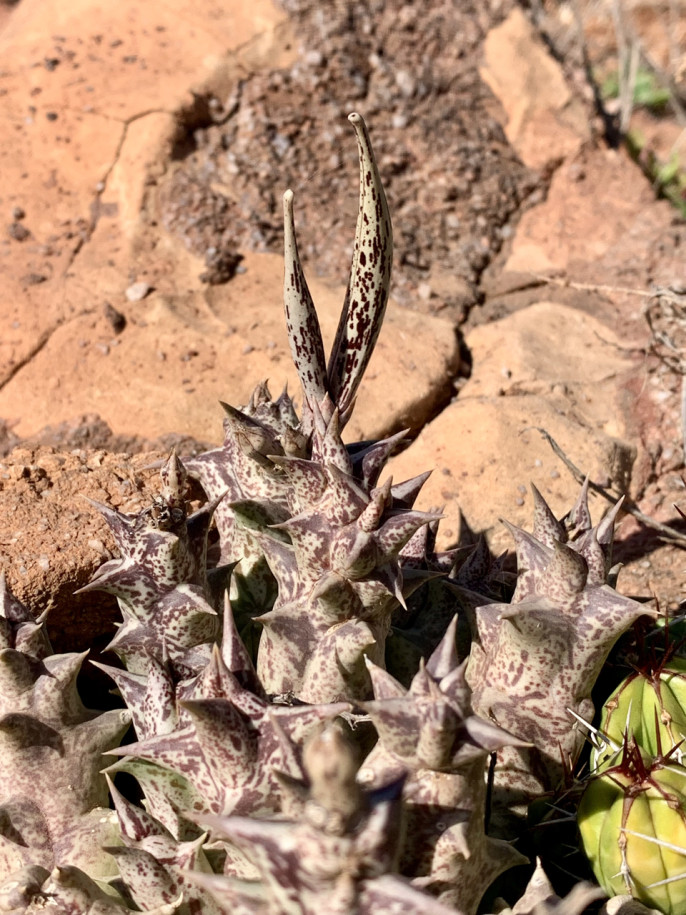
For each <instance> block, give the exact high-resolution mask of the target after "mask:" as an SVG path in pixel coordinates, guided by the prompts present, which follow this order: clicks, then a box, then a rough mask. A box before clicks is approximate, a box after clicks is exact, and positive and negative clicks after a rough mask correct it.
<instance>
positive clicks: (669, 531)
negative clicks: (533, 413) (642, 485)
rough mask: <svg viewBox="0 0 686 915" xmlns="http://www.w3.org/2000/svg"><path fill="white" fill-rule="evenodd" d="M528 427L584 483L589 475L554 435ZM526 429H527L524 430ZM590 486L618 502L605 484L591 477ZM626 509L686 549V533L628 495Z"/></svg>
mask: <svg viewBox="0 0 686 915" xmlns="http://www.w3.org/2000/svg"><path fill="white" fill-rule="evenodd" d="M526 429H534V430H535V431H536V432H540V433H541V435H542V436H543V438H544V439H545V440H546V441H547V442H548V444H549V445H550V447H551V448H552V449H553V451H554V452H555V454H556V455H557V456H558V457H559V458H560V460H561V461H562V462H563V463H564V465H565V466H566V467H567V469H568V470H569V471H570V473H571V474H572V476H573V477H574V478H575V479H576V480H577V481H578V482H579V483H583V482H584V480H585V479H586V477H587V474H585V473H584V472H583V470H580V469H579V468H578V467H577V466H576V464H575V463H574V462H573V461H572V460H571V459H570V458H569V457H567V455H566V454H565V452H564V451H563V450H562V448H560V446H559V445H558V443H557V442H556V441H555V439H554V438H553V437H552V435H551V434H550V433H549V432H548V431H547V430H546V429H543V428H541V426H527V427H526ZM523 431H526V430H523ZM588 488H589V489H590V490H592V491H593V492H595V493H597V494H598V495H599V496H602V497H603V499H606V500H607V501H608V502H610V503H611V504H612V505H614V504H615V503H616V502H617V499H618V496H617V495H616V494H615V493H611V492H608V490H607V489H605V488H604V487H603V486H599V485H598V484H597V483H594V482H593V481H592V480H590V479H589V481H588ZM622 508H623V510H624V511H626V512H627V513H628V514H630V515H631V516H632V517H634V518H636V520H637V521H640V522H641V524H644V525H645V526H646V527H649V528H652V529H653V530H656V531H659V532H660V533H661V534H662V535H663V538H662V539H664V540H668V541H669V542H670V543H673V544H674V545H675V546H679V547H682V548H683V549H686V534H683V533H681V532H680V531H677V530H675V529H674V528H673V527H670V526H669V525H668V524H662V523H661V522H660V521H656V520H655V519H654V518H651V517H650V516H649V515H646V514H644V513H643V512H642V511H641V510H640V508H639V507H638V506H637V505H636V503H635V502H634V501H633V500H632V499H630V498H629V497H628V496H625V500H624V504H623V505H622Z"/></svg>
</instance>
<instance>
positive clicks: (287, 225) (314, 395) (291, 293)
mask: <svg viewBox="0 0 686 915" xmlns="http://www.w3.org/2000/svg"><path fill="white" fill-rule="evenodd" d="M283 226H284V277H283V306H284V310H285V312H286V327H287V329H288V342H289V344H290V347H291V356H292V357H293V362H294V364H295V367H296V369H297V371H298V376H299V378H300V384H301V385H302V389H303V394H304V397H305V401H306V403H307V404H310V405H311V404H312V403H317V404H319V403H321V402H322V401H323V400H324V398H325V397H326V394H327V390H326V358H325V356H324V343H323V342H322V333H321V330H320V328H319V319H318V318H317V312H316V311H315V308H314V302H313V301H312V296H311V295H310V290H309V289H308V287H307V281H306V280H305V274H304V273H303V269H302V265H301V263H300V256H299V254H298V243H297V241H296V238H295V226H294V223H293V191H286V193H285V194H284V195H283Z"/></svg>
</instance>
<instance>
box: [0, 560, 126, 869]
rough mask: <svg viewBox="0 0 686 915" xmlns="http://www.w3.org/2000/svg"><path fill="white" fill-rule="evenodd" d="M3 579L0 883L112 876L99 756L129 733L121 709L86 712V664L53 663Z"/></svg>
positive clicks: (39, 631) (110, 829) (75, 658)
mask: <svg viewBox="0 0 686 915" xmlns="http://www.w3.org/2000/svg"><path fill="white" fill-rule="evenodd" d="M43 623H44V618H39V619H35V618H34V617H33V616H32V615H31V613H30V612H29V611H28V610H27V609H26V608H25V607H24V606H23V605H22V604H21V603H20V602H19V601H18V600H16V598H14V597H13V596H12V595H11V594H10V593H9V592H8V590H7V588H6V585H5V580H4V576H3V577H0V640H1V643H0V644H1V647H0V756H1V758H2V764H3V778H2V787H1V788H0V877H4V876H7V875H9V874H11V873H12V872H13V871H16V870H19V869H21V868H23V867H26V866H32V865H39V866H41V867H44V868H52V867H54V865H55V864H58V863H59V864H60V865H65V866H66V865H78V866H79V867H84V868H88V870H89V871H90V873H91V874H93V875H94V876H101V875H106V874H107V873H111V872H112V870H113V867H112V863H111V858H110V857H109V855H107V854H105V853H103V851H102V850H101V846H102V845H105V844H112V843H113V841H116V839H117V837H118V832H117V830H116V824H115V823H114V822H113V820H112V814H111V811H110V810H109V809H108V797H107V785H106V783H105V782H104V781H103V777H102V775H101V774H100V769H101V767H102V765H101V754H102V753H104V752H105V750H107V749H110V748H111V747H112V746H113V745H116V744H117V743H118V742H119V740H120V739H121V738H122V737H123V735H124V733H125V731H126V730H127V729H128V726H129V720H130V715H129V713H128V712H127V711H125V710H122V709H115V710H113V711H109V712H102V713H100V712H94V711H90V710H89V709H86V708H85V707H84V705H83V703H82V702H81V699H80V698H79V695H78V692H77V689H76V678H77V676H78V673H79V670H80V668H81V664H82V663H83V660H84V658H85V655H83V654H76V653H71V654H57V655H56V654H53V653H52V649H51V647H50V643H49V641H48V639H47V636H46V634H45V631H44V628H43Z"/></svg>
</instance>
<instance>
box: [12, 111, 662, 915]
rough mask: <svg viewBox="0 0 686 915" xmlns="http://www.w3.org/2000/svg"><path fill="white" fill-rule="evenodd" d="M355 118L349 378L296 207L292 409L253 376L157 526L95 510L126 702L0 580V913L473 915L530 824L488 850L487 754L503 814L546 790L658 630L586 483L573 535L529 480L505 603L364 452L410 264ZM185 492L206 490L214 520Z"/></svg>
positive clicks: (180, 469) (288, 280)
mask: <svg viewBox="0 0 686 915" xmlns="http://www.w3.org/2000/svg"><path fill="white" fill-rule="evenodd" d="M350 121H351V123H352V125H353V127H354V129H355V132H356V136H357V141H358V150H359V160H360V210H359V217H358V221H357V230H356V237H355V246H354V253H353V263H352V268H351V274H350V281H349V284H348V291H347V294H346V297H345V301H344V304H343V309H342V314H341V319H340V322H339V326H338V330H337V333H336V337H335V339H334V342H333V345H332V349H331V353H330V355H329V358H328V361H327V360H326V358H325V349H324V343H323V340H322V336H321V332H320V328H319V322H318V319H317V315H316V311H315V308H314V304H313V302H312V299H311V296H310V293H309V290H308V288H307V283H306V281H305V276H304V272H303V269H302V265H301V263H300V259H299V255H298V248H297V243H296V238H295V228H294V217H293V195H292V193H291V192H287V193H286V194H285V196H284V223H285V260H286V266H285V280H284V303H285V311H286V323H287V327H288V334H289V340H290V346H291V352H292V356H293V360H294V362H295V365H296V368H297V370H298V375H299V378H300V382H301V386H302V408H301V415H300V417H299V416H298V414H297V412H296V410H295V407H294V404H293V402H292V401H291V399H290V397H288V395H287V394H285V393H284V394H282V395H281V396H280V397H279V398H278V399H277V400H273V399H272V397H271V394H270V393H269V390H268V388H267V386H266V384H264V383H263V384H261V385H258V387H257V388H256V389H255V392H254V394H253V396H252V398H251V400H250V403H249V404H248V405H247V406H245V407H243V408H242V409H236V408H234V407H230V406H225V413H226V417H225V422H224V442H223V444H222V446H221V447H219V448H217V449H214V450H213V451H210V452H208V453H206V454H203V455H199V456H198V457H196V458H193V459H192V460H190V461H188V462H187V463H185V464H184V462H182V461H181V460H180V459H179V458H177V457H176V455H172V456H171V457H170V458H169V459H168V460H167V461H166V462H165V463H164V465H163V466H162V469H161V486H160V494H159V496H158V497H157V498H156V499H155V500H154V502H153V504H152V505H151V506H150V507H149V508H148V509H146V510H145V511H143V512H141V513H140V514H138V515H125V514H122V513H120V512H118V511H115V510H113V509H111V508H109V507H107V506H103V505H97V506H96V507H97V508H98V510H99V511H101V512H102V513H103V515H104V517H105V519H106V521H107V523H108V524H109V526H110V528H111V529H112V532H113V534H114V537H115V540H116V543H117V546H118V548H119V552H120V556H119V558H117V559H114V560H111V561H110V562H108V563H106V564H105V565H104V566H103V567H102V568H101V569H100V571H99V572H98V573H96V575H95V577H94V578H93V580H92V582H91V583H90V584H89V585H88V586H87V587H86V588H85V589H83V590H84V591H88V590H94V589H102V590H106V591H108V592H110V593H112V594H114V595H116V597H117V599H118V601H119V606H120V608H121V612H122V616H123V624H122V625H121V627H120V628H119V630H118V632H117V634H116V635H115V637H114V639H113V640H112V642H111V644H110V646H109V647H110V649H111V650H112V651H114V652H115V653H116V654H117V655H118V658H119V660H120V662H121V664H122V665H123V669H122V668H121V667H114V666H109V665H103V664H101V665H99V666H100V667H101V669H102V670H104V671H105V672H106V673H108V674H109V675H110V676H111V678H112V679H113V681H114V683H115V684H116V687H117V690H118V692H119V695H120V697H121V699H122V700H123V702H124V704H125V705H126V706H127V707H128V710H117V711H114V712H106V713H103V714H99V713H96V712H88V711H87V710H86V709H84V707H83V705H82V704H81V702H80V700H79V698H78V694H77V692H76V687H75V680H76V676H77V673H78V670H79V667H80V665H81V663H82V660H83V656H81V655H57V656H55V655H53V654H52V653H51V649H50V646H49V644H48V642H47V639H46V637H45V634H44V632H43V629H42V619H34V618H33V617H32V615H31V614H30V613H29V612H28V611H27V610H26V609H25V608H23V607H22V606H21V605H20V604H18V603H17V602H16V601H14V599H13V598H11V596H10V595H9V594H8V593H7V591H6V590H4V587H3V588H2V589H0V752H2V759H3V763H4V766H5V773H6V778H5V781H4V785H5V791H4V794H2V795H1V796H0V911H5V912H9V913H13V915H19V913H22V915H26V913H38V912H44V911H45V912H47V911H55V912H57V913H59V915H62V913H64V915H86V913H90V915H116V913H120V912H122V911H124V912H125V911H135V910H141V911H145V912H153V913H157V915H171V913H172V912H177V913H179V915H240V913H246V915H247V913H250V915H253V913H265V915H290V913H314V912H316V913H317V915H319V913H320V912H323V911H326V912H331V913H335V912H340V913H346V915H347V913H351V915H353V913H367V912H368V913H372V912H373V913H374V915H391V913H400V912H402V913H404V915H412V913H417V915H419V913H433V915H443V913H445V915H448V913H450V912H458V913H462V915H474V913H475V912H476V911H477V908H478V907H479V905H480V903H481V899H482V896H483V895H484V893H485V892H486V891H487V890H488V888H489V886H490V884H491V883H492V881H493V880H494V878H496V877H497V876H498V875H499V874H500V873H501V872H503V871H504V870H506V869H507V868H509V867H511V866H512V865H515V864H520V863H523V862H525V861H526V859H525V858H524V856H523V855H522V854H521V853H520V851H518V850H516V849H515V847H514V844H513V843H514V842H515V841H516V840H517V839H518V838H519V834H518V833H509V834H507V835H505V836H501V837H499V838H493V837H492V836H491V835H489V834H488V831H487V827H486V824H487V821H488V814H489V811H488V810H487V806H488V797H489V794H488V790H487V782H486V770H487V763H488V760H489V758H490V759H491V761H492V762H493V763H494V764H495V769H494V771H495V778H494V786H493V795H494V798H495V799H496V801H497V802H499V803H500V805H501V807H507V808H508V809H511V808H512V807H514V808H515V809H517V808H519V809H517V812H523V810H522V809H521V808H523V807H524V806H525V805H526V803H528V801H530V800H532V799H534V798H538V797H540V795H541V794H542V793H544V792H546V791H548V789H550V788H554V787H555V786H556V784H557V783H558V782H559V780H560V777H561V774H562V772H563V771H565V766H567V767H568V766H571V765H573V764H574V763H575V762H576V759H577V757H578V755H579V750H580V747H581V732H580V731H578V730H576V728H575V723H574V722H575V719H574V717H573V714H572V713H575V714H576V715H577V716H582V717H587V718H588V717H589V716H590V715H592V704H591V699H590V695H591V689H592V687H593V684H594V682H595V679H596V677H597V675H598V673H599V671H600V668H601V666H602V665H603V663H604V661H605V658H606V657H607V654H608V652H609V650H610V649H611V648H612V646H613V645H614V643H615V642H616V641H617V639H618V637H619V636H620V635H621V634H622V633H623V632H624V631H626V629H627V628H628V627H629V626H630V625H631V623H632V621H633V620H634V619H636V618H637V617H638V616H639V615H641V614H643V613H644V612H645V608H644V607H643V606H641V605H639V604H637V603H635V602H634V601H631V600H628V599H627V598H624V597H621V596H620V595H618V594H617V593H616V592H615V591H614V590H613V589H612V588H611V587H610V586H609V585H608V584H607V577H608V573H609V569H610V564H611V558H610V551H611V542H612V527H613V521H614V515H615V513H610V515H609V516H608V517H607V518H606V519H605V520H603V521H602V522H601V523H600V524H599V525H598V526H596V527H593V526H592V525H591V521H590V516H589V513H588V506H587V503H586V491H585V490H584V491H583V492H582V495H581V497H580V499H579V502H578V503H577V505H576V506H575V508H574V509H573V510H572V512H570V514H569V515H568V516H567V517H566V519H564V520H563V522H558V521H557V520H556V519H555V518H554V516H553V515H552V513H551V511H550V509H549V508H548V507H547V505H546V504H545V503H544V502H543V500H542V498H541V497H540V496H539V495H538V493H537V492H536V491H534V496H535V500H536V512H535V518H534V531H533V534H527V533H525V532H524V531H521V530H519V529H516V528H512V530H513V533H514V536H515V541H516V544H517V560H518V566H519V568H518V575H517V578H516V587H515V588H514V595H513V596H512V600H511V601H510V602H507V597H508V584H509V580H508V577H507V575H506V574H505V573H504V572H503V568H502V566H501V565H499V564H498V563H497V562H494V561H492V560H491V558H490V555H489V554H488V550H487V548H486V546H485V543H484V542H483V541H480V542H479V543H478V544H477V546H476V547H475V548H474V549H473V550H472V551H471V552H470V551H465V550H464V549H455V550H450V551H448V552H445V553H436V551H435V549H434V542H435V535H436V528H437V525H438V523H439V520H440V513H438V512H434V511H429V512H421V511H417V510H415V508H414V504H415V501H416V499H417V497H418V495H419V493H420V490H421V487H422V485H423V483H424V481H425V479H426V477H427V474H422V475H420V476H418V477H416V478H413V479H411V480H407V481H404V482H400V483H394V482H393V481H392V480H391V479H388V478H385V479H384V478H383V472H384V467H385V464H386V462H387V460H388V458H389V456H390V455H391V454H392V452H393V451H394V449H395V448H397V447H398V446H399V445H400V443H401V441H402V438H403V434H402V433H400V434H398V435H394V436H392V437H390V438H388V439H385V440H383V441H379V442H361V443H352V444H345V443H344V441H343V437H342V436H343V431H344V429H345V426H346V423H347V422H348V420H349V418H350V416H351V413H352V410H353V407H354V402H355V397H356V394H357V392H358V389H359V385H360V382H361V380H362V376H363V373H364V370H365V368H366V366H367V364H368V362H369V359H370V357H371V354H372V351H373V348H374V344H375V342H376V340H377V337H378V334H379V331H380V327H381V322H382V319H383V316H384V312H385V309H386V303H387V300H388V290H389V282H390V271H391V262H392V231H391V222H390V217H389V214H388V207H387V204H386V198H385V195H384V191H383V188H382V185H381V179H380V176H379V172H378V169H377V166H376V163H375V161H374V156H373V153H372V148H371V144H370V140H369V135H368V133H367V129H366V127H365V125H364V122H363V121H362V119H361V118H360V116H359V115H356V114H355V115H351V116H350ZM191 478H192V479H193V480H195V481H196V483H199V484H200V485H201V487H202V488H203V489H204V491H205V494H206V496H207V500H208V501H207V502H206V504H204V505H201V506H200V507H199V508H198V509H197V510H196V511H194V512H192V511H191V510H190V504H189V493H190V491H191V490H190V487H189V485H188V484H189V481H190V479H191ZM213 524H214V525H215V527H216V532H217V536H218V539H219V548H220V559H219V564H218V565H217V566H216V568H213V569H208V536H209V532H210V529H211V526H212V525H213ZM513 584H514V582H513ZM129 721H131V722H132V724H133V728H134V730H135V738H133V739H132V740H131V741H130V742H128V743H126V744H125V745H124V746H121V747H119V746H118V744H119V739H120V737H121V736H122V735H123V732H124V731H125V730H126V728H127V727H128V724H129ZM104 753H107V755H109V756H110V757H117V759H116V762H114V763H112V764H111V765H109V766H107V767H106V770H105V772H104V774H103V772H102V771H101V770H102V769H103V767H104V766H106V763H104V762H103V759H102V755H103V754H104ZM641 759H642V757H641ZM663 762H664V761H663ZM636 766H638V763H636ZM672 768H673V766H672V763H671V762H670V763H669V764H667V763H664V764H661V767H659V772H658V768H655V769H654V778H655V779H656V780H659V779H662V777H663V771H664V772H667V771H670V772H671V771H672ZM122 773H125V774H126V775H127V776H133V778H134V779H136V780H137V782H138V789H139V790H138V796H136V791H134V792H133V794H132V793H131V779H130V778H129V779H128V781H126V780H125V779H123V778H122V779H120V776H121V775H122ZM650 773H651V778H653V769H650ZM670 777H671V776H670ZM108 789H109V793H110V797H111V804H112V809H110V808H109V807H106V804H107V798H108ZM591 790H600V789H589V791H591ZM603 790H604V789H603ZM631 790H634V789H633V788H632V789H631ZM666 790H667V789H665V791H666ZM670 790H671V789H670ZM141 796H142V806H139V804H138V799H140V797H141ZM670 797H671V795H670ZM585 803H588V804H591V803H592V802H591V801H588V802H585ZM679 804H680V801H679ZM677 806H678V805H677ZM637 809H638V808H637ZM632 823H633V821H632ZM621 827H622V828H625V827H626V824H625V823H623V824H621ZM631 828H632V829H633V826H632V827H631ZM634 831H638V830H634ZM503 838H506V839H507V840H508V841H503V840H502V839H503ZM643 841H646V840H645V839H644V840H643ZM636 873H638V871H637V872H636ZM599 874H600V876H601V879H602V880H603V881H604V885H606V886H607V887H608V888H609V889H612V890H614V889H615V887H614V884H612V886H611V885H610V883H609V882H607V881H606V880H605V877H604V872H603V873H602V874H601V872H600V871H599ZM105 877H107V878H108V879H107V880H105V879H101V878H105ZM641 879H642V878H641ZM96 881H97V882H96ZM596 895H597V890H596V889H594V888H589V887H588V885H585V884H581V885H579V886H578V887H577V888H576V889H575V890H573V891H572V893H571V894H570V895H569V896H568V897H567V898H566V899H564V900H560V899H559V898H558V897H556V896H555V894H554V892H553V890H552V888H551V887H550V884H549V883H548V882H547V880H546V878H545V875H544V874H543V873H542V870H541V868H540V867H539V868H537V870H536V871H535V873H534V876H533V877H532V880H531V881H530V883H529V886H528V887H527V889H526V891H525V893H524V896H523V897H522V899H521V900H520V901H519V902H518V903H516V904H515V908H514V909H513V911H515V912H517V913H519V915H526V913H532V915H533V913H535V915H552V913H553V912H555V913H557V915H577V913H580V912H581V911H582V910H583V908H584V907H585V905H586V904H587V902H589V901H590V900H591V899H593V898H595V896H596Z"/></svg>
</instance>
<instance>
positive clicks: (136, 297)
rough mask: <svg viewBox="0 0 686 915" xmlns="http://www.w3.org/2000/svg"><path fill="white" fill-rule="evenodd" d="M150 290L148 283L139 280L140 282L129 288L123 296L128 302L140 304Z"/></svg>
mask: <svg viewBox="0 0 686 915" xmlns="http://www.w3.org/2000/svg"><path fill="white" fill-rule="evenodd" d="M151 290H152V286H151V285H150V283H146V282H145V281H144V280H141V281H140V282H138V283H133V284H132V285H131V286H129V288H128V289H127V290H126V293H125V294H126V298H127V299H128V300H129V302H141V301H142V300H143V299H144V298H145V297H146V295H147V294H148V293H149V292H150V291H151Z"/></svg>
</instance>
